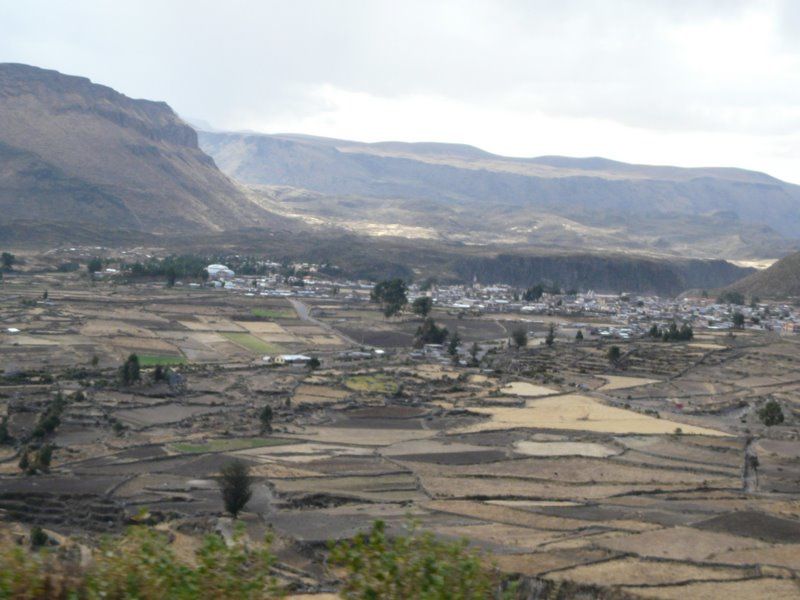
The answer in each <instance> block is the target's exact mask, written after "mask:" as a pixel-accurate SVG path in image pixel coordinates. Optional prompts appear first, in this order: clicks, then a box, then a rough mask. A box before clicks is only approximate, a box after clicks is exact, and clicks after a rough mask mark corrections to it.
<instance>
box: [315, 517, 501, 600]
mask: <svg viewBox="0 0 800 600" xmlns="http://www.w3.org/2000/svg"><path fill="white" fill-rule="evenodd" d="M331 564H332V565H334V566H335V567H340V568H341V569H343V571H344V576H343V577H344V582H343V586H342V588H341V590H340V592H339V593H340V595H341V596H342V597H343V598H345V599H348V600H361V599H381V600H406V599H407V598H419V599H424V600H445V599H447V600H466V599H479V598H480V599H484V598H505V597H509V598H510V597H513V596H512V594H513V591H511V590H509V591H507V592H505V593H501V592H499V590H500V584H501V579H500V576H499V574H498V573H497V572H496V571H495V570H494V569H492V568H490V567H487V566H486V565H485V564H484V562H483V560H482V557H481V555H479V554H478V553H477V552H475V551H473V550H470V549H469V548H468V547H467V542H466V541H460V542H443V541H439V540H437V539H436V538H435V537H434V536H433V534H431V533H429V532H424V533H423V532H419V531H418V530H417V529H416V527H415V526H414V525H413V524H411V525H410V531H409V534H408V535H403V536H397V537H393V538H390V537H389V536H387V534H386V526H385V524H384V523H383V522H382V521H376V522H375V523H374V525H373V526H372V530H371V531H370V532H369V533H365V534H359V535H358V536H356V537H355V538H354V539H353V540H352V541H347V542H342V543H340V544H338V545H335V546H333V548H332V550H331Z"/></svg>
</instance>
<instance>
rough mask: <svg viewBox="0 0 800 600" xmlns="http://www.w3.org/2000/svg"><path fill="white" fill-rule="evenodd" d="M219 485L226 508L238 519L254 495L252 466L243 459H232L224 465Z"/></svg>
mask: <svg viewBox="0 0 800 600" xmlns="http://www.w3.org/2000/svg"><path fill="white" fill-rule="evenodd" d="M219 486H220V491H221V492H222V501H223V503H224V504H225V510H227V511H228V512H229V513H230V514H231V516H232V517H233V518H234V519H236V518H237V517H238V516H239V513H240V512H241V511H242V509H243V508H244V507H245V506H246V505H247V503H248V502H249V501H250V497H251V496H252V495H253V489H252V486H253V482H252V478H251V477H250V467H248V466H247V465H246V464H245V463H244V462H242V461H241V460H232V461H231V462H229V463H228V464H226V465H225V466H223V467H222V471H221V477H220V482H219Z"/></svg>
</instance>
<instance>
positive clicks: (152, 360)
mask: <svg viewBox="0 0 800 600" xmlns="http://www.w3.org/2000/svg"><path fill="white" fill-rule="evenodd" d="M138 357H139V365H140V366H142V367H158V366H162V367H172V366H176V365H185V364H186V363H187V362H188V361H187V360H186V358H185V357H183V356H169V355H166V354H139V355H138Z"/></svg>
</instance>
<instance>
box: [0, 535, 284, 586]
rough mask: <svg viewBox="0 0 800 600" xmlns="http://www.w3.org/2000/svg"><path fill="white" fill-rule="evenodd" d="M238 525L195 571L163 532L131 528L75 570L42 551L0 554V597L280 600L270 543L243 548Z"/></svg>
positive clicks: (207, 549)
mask: <svg viewBox="0 0 800 600" xmlns="http://www.w3.org/2000/svg"><path fill="white" fill-rule="evenodd" d="M243 531H244V526H239V527H237V528H236V529H235V532H234V536H233V543H231V544H230V545H228V544H226V543H225V541H224V540H223V539H222V538H221V537H219V536H217V535H209V536H206V538H205V539H204V541H203V544H202V546H201V547H200V549H199V550H197V552H196V553H195V556H194V561H193V563H194V566H190V565H188V564H184V563H182V562H180V561H179V560H178V559H177V558H176V557H175V554H174V553H173V552H172V550H171V549H170V547H169V539H168V537H167V535H166V534H165V533H163V532H160V531H156V530H154V529H152V528H148V527H144V526H137V527H132V528H131V529H129V530H128V531H127V532H126V533H125V535H124V536H122V537H114V538H108V539H107V540H105V542H104V543H103V544H102V546H101V547H100V548H99V549H98V551H96V552H95V553H94V557H93V558H94V560H93V562H92V564H91V565H90V566H89V567H88V568H86V569H81V568H79V567H77V566H76V565H74V564H71V563H67V562H64V561H61V560H59V559H58V558H57V556H56V555H54V554H51V553H49V552H48V551H47V550H44V549H42V550H40V551H38V552H29V551H26V550H25V549H24V548H23V547H21V546H12V547H6V548H3V549H1V550H0V598H40V599H50V598H52V599H55V598H75V599H78V598H80V599H86V600H100V599H105V600H108V599H120V600H121V599H123V598H137V599H141V600H160V599H162V598H169V599H170V600H195V599H199V600H228V599H229V600H239V599H243V600H249V599H261V600H263V599H269V598H278V597H280V596H281V591H280V589H279V588H278V586H277V583H276V581H275V579H274V578H273V577H272V576H271V575H270V568H271V567H272V565H273V563H274V561H275V558H274V556H273V555H272V553H271V551H270V544H269V542H270V540H269V539H268V540H267V543H265V544H263V545H253V544H247V543H245V540H244V534H243Z"/></svg>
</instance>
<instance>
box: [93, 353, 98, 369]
mask: <svg viewBox="0 0 800 600" xmlns="http://www.w3.org/2000/svg"><path fill="white" fill-rule="evenodd" d="M98 364H100V357H99V356H97V354H93V355H92V366H93V367H96V366H97V365H98Z"/></svg>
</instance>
